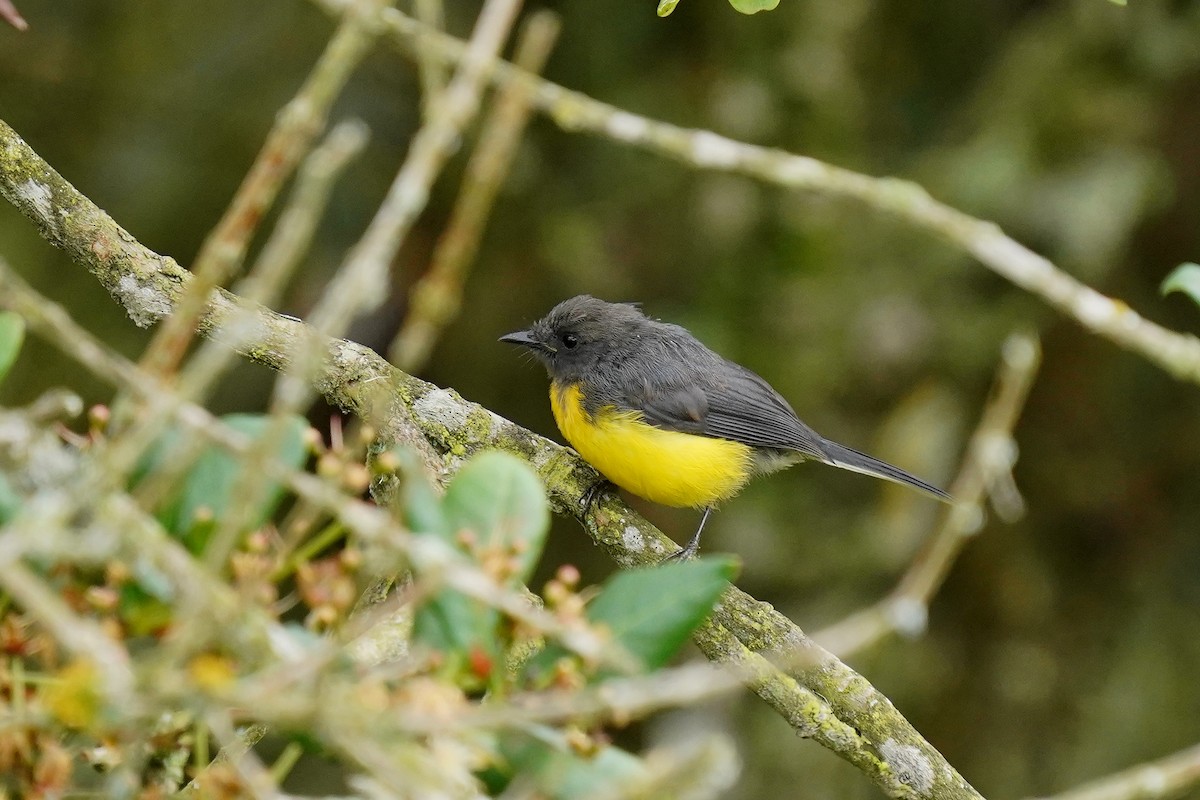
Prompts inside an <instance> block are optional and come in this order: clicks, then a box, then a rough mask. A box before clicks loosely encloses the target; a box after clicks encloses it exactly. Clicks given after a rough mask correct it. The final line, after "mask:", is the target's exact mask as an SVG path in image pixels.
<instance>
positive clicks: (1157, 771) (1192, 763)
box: [1040, 745, 1200, 800]
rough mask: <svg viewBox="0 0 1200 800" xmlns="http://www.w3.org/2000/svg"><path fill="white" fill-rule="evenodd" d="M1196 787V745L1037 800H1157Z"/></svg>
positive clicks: (1199, 757) (1199, 761) (1199, 752)
mask: <svg viewBox="0 0 1200 800" xmlns="http://www.w3.org/2000/svg"><path fill="white" fill-rule="evenodd" d="M1197 783H1200V745H1193V746H1191V747H1189V748H1187V749H1185V750H1180V751H1179V752H1178V753H1172V754H1171V755H1169V756H1166V757H1164V758H1160V759H1158V760H1157V761H1148V762H1146V763H1145V764H1138V765H1137V766H1136V767H1131V768H1129V769H1127V770H1122V771H1121V772H1118V773H1115V774H1113V775H1109V776H1107V777H1104V778H1100V779H1099V780H1095V781H1091V782H1089V783H1085V784H1083V785H1082V786H1078V787H1076V788H1074V789H1068V790H1067V791H1065V792H1063V793H1062V794H1056V795H1049V796H1046V797H1043V798H1040V800H1160V799H1161V798H1168V797H1176V796H1178V795H1181V794H1183V793H1184V792H1186V791H1188V790H1189V789H1191V788H1192V787H1194V786H1195V785H1196V784H1197Z"/></svg>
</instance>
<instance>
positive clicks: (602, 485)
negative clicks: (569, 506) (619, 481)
mask: <svg viewBox="0 0 1200 800" xmlns="http://www.w3.org/2000/svg"><path fill="white" fill-rule="evenodd" d="M616 489H617V487H616V484H614V483H613V482H612V481H610V480H608V479H607V478H601V479H600V480H598V481H596V482H595V483H593V484H592V485H591V486H589V487H588V488H587V489H585V490H584V492H583V496H582V497H580V498H579V510H580V511H581V512H582V513H583V514H584V515H585V516H586V515H587V514H589V513H590V512H591V511H592V509H593V508H594V507H595V506H596V505H597V504H599V502H600V501H601V500H602V499H604V495H605V494H607V493H608V492H610V491H616Z"/></svg>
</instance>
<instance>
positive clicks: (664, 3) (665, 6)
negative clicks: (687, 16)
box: [658, 0, 679, 17]
mask: <svg viewBox="0 0 1200 800" xmlns="http://www.w3.org/2000/svg"><path fill="white" fill-rule="evenodd" d="M677 5H679V0H658V15H659V16H660V17H669V16H671V12H672V11H674V10H675V6H677Z"/></svg>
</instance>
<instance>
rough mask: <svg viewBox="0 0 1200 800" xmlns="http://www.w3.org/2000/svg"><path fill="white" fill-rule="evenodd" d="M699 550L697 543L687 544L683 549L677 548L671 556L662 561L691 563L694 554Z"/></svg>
mask: <svg viewBox="0 0 1200 800" xmlns="http://www.w3.org/2000/svg"><path fill="white" fill-rule="evenodd" d="M699 550H700V543H699V542H688V543H687V545H685V546H684V547H681V548H679V549H678V550H676V551H675V552H674V553H672V554H671V555H669V556H667V557H666V558H665V559H663V560H664V561H691V560H692V559H693V558H695V557H696V553H697V552H699Z"/></svg>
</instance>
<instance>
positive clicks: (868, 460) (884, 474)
mask: <svg viewBox="0 0 1200 800" xmlns="http://www.w3.org/2000/svg"><path fill="white" fill-rule="evenodd" d="M821 450H822V451H823V452H824V453H825V456H826V457H827V458H828V459H829V460H828V461H827V462H826V463H828V464H832V465H833V466H835V467H841V468H842V469H848V470H850V471H851V472H861V473H862V474H864V475H871V476H872V477H875V478H883V479H884V480H885V481H893V482H895V483H900V484H903V485H905V486H911V487H912V488H914V489H917V490H918V491H921V492H924V493H925V494H927V495H930V496H931V497H936V498H937V499H938V500H941V501H942V502H943V503H952V502H954V498H952V497H951V496H950V495H948V494H946V493H945V492H943V491H942V490H941V489H939V488H937V487H936V486H934V485H933V484H930V483H926V482H925V481H923V480H921V479H920V478H918V477H916V476H915V475H909V474H908V473H907V472H905V471H904V470H902V469H900V468H899V467H893V466H892V465H891V464H889V463H887V462H886V461H880V460H879V459H878V458H872V457H871V456H869V455H867V454H866V453H860V452H858V451H857V450H852V449H851V448H849V447H843V446H842V445H840V444H838V443H837V442H831V441H829V440H828V439H826V440H824V441H823V442H821Z"/></svg>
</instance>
